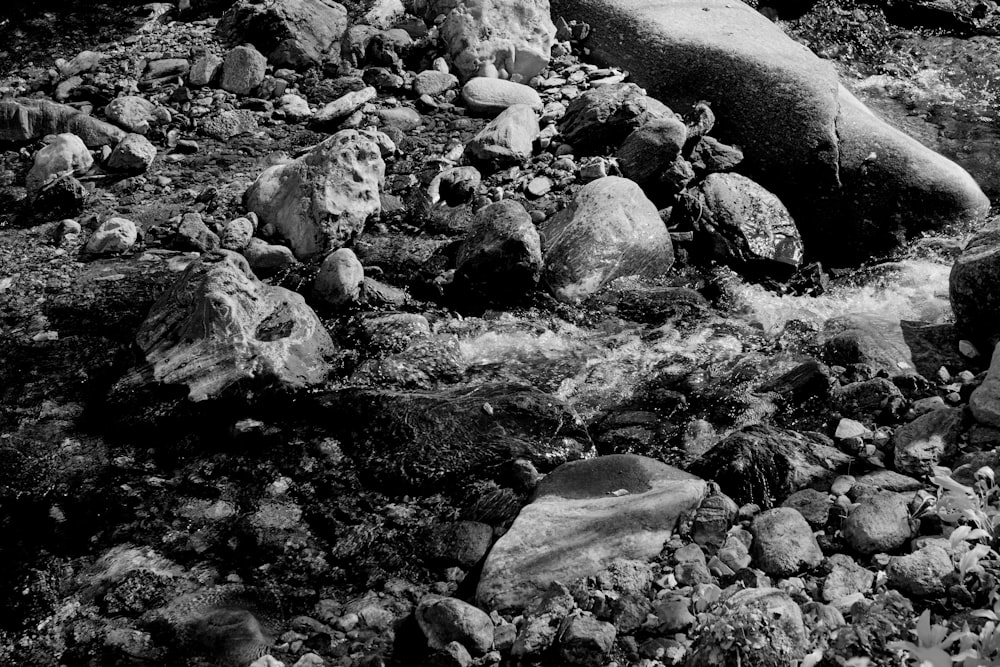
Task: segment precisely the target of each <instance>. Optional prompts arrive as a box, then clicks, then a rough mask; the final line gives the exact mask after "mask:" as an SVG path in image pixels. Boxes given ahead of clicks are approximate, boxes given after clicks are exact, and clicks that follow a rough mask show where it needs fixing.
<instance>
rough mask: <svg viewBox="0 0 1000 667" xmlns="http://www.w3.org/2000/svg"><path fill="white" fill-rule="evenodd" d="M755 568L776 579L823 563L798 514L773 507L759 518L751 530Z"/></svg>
mask: <svg viewBox="0 0 1000 667" xmlns="http://www.w3.org/2000/svg"><path fill="white" fill-rule="evenodd" d="M750 531H751V532H752V533H753V538H754V540H753V550H752V552H751V553H752V555H753V559H754V563H755V565H756V566H757V567H759V568H760V569H762V570H764V572H765V573H767V574H769V575H771V576H775V577H791V576H793V575H796V574H798V573H799V572H802V571H803V570H811V569H813V568H814V567H816V566H817V565H819V564H820V562H821V561H822V560H823V552H822V551H820V548H819V544H818V543H817V542H816V538H815V536H813V533H812V528H810V526H809V524H808V523H806V520H805V519H804V518H803V516H802V515H801V514H800V513H799V511H798V510H796V509H792V508H791V507H776V508H774V509H771V510H767V511H766V512H763V513H761V514H758V515H757V516H756V517H755V518H754V520H753V525H752V526H751V528H750Z"/></svg>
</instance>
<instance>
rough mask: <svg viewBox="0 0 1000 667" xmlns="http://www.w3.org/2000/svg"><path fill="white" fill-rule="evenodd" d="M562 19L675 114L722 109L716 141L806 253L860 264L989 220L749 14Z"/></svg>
mask: <svg viewBox="0 0 1000 667" xmlns="http://www.w3.org/2000/svg"><path fill="white" fill-rule="evenodd" d="M552 9H553V12H554V15H562V16H564V17H565V18H567V20H568V19H577V20H580V21H585V22H587V23H589V24H591V25H595V26H601V29H600V30H595V31H594V34H592V35H591V37H590V41H589V42H588V46H589V47H590V48H591V52H592V55H593V56H594V57H595V58H596V59H597V60H598V61H600V62H604V63H610V64H614V65H618V66H620V67H622V68H623V69H626V70H628V71H629V72H630V73H631V76H632V79H633V80H634V81H635V82H636V83H638V84H639V85H642V86H645V87H647V88H648V89H649V90H650V92H651V94H652V95H654V96H655V97H659V98H660V99H662V100H663V101H664V102H666V103H667V104H669V105H670V106H671V107H672V108H675V109H685V108H688V107H689V106H690V105H691V104H693V103H694V102H696V101H698V100H710V101H711V103H712V110H713V111H714V113H715V116H716V117H717V118H718V123H717V125H716V128H715V130H714V133H715V135H716V136H717V137H718V138H719V139H721V140H723V141H725V142H727V143H732V144H735V145H738V146H739V147H740V148H741V149H742V151H743V154H744V161H743V163H742V165H741V170H743V173H745V174H746V175H747V176H749V177H751V178H753V179H754V180H755V181H757V182H758V183H760V184H761V185H763V186H764V187H765V188H767V189H768V190H770V191H771V192H774V193H775V194H776V195H777V196H778V197H779V198H780V199H781V201H782V202H783V203H784V204H785V205H786V206H787V207H788V209H789V211H790V212H791V214H792V216H793V217H794V218H795V219H796V220H799V221H800V223H803V224H800V226H799V231H800V232H801V233H802V235H803V240H804V242H805V245H806V249H807V250H809V249H812V251H813V252H815V253H817V255H819V256H820V258H821V259H830V258H836V259H837V260H839V261H842V262H843V261H847V260H853V261H859V260H861V259H864V258H867V257H869V256H871V255H872V254H873V253H876V252H878V251H880V250H884V249H887V248H891V247H894V246H895V245H897V244H898V243H899V239H898V235H901V234H909V235H914V234H916V233H918V232H920V231H922V230H925V229H928V228H933V227H941V226H942V225H945V224H948V223H951V222H955V221H958V220H970V219H977V218H979V217H982V216H983V215H984V214H985V213H986V210H987V209H988V207H989V202H988V200H987V199H986V197H985V196H984V195H983V193H982V191H981V190H980V189H979V187H978V186H977V185H976V184H975V182H974V181H973V180H972V178H971V177H970V176H969V175H968V174H967V173H966V172H965V171H964V170H962V169H961V168H960V167H958V166H957V165H955V164H954V163H952V162H951V161H949V160H947V159H945V158H943V157H942V156H940V155H938V154H936V153H934V152H932V151H930V150H929V149H927V148H925V147H923V146H922V145H921V144H920V143H919V142H917V141H916V140H914V139H912V138H910V137H908V136H906V135H904V134H903V133H901V132H899V131H898V130H896V129H894V128H892V127H890V126H889V125H887V124H886V123H885V122H883V121H882V120H880V119H879V118H877V117H876V116H875V115H874V114H873V113H872V112H871V111H869V110H868V109H867V108H865V107H864V106H863V105H862V104H861V103H860V102H858V101H857V99H856V98H854V96H853V95H851V94H850V93H849V92H848V91H847V90H846V89H845V88H843V87H842V86H840V85H839V84H838V81H837V77H836V74H835V72H834V69H833V66H832V65H831V64H830V63H828V62H826V61H823V60H821V59H819V58H818V57H816V56H815V55H813V54H812V53H811V52H810V51H809V50H808V49H807V48H806V47H804V46H802V45H801V44H799V43H797V42H795V41H793V40H792V39H790V38H789V37H788V36H786V35H785V34H784V33H783V32H782V30H781V28H779V27H777V26H776V25H775V24H774V23H772V22H771V21H769V20H768V19H767V18H765V17H764V16H763V15H762V14H760V13H758V12H757V11H756V10H754V9H753V8H751V7H750V6H748V5H745V4H738V3H731V2H727V1H726V0H709V1H708V2H704V3H702V4H701V5H699V6H698V7H694V6H691V5H687V4H684V3H678V2H671V1H669V0H657V1H656V2H646V1H645V0H579V1H578V0H554V1H553V2H552ZM762 90H767V91H769V92H768V94H766V95H762V94H760V91H762ZM872 154H874V158H872V157H871V156H872Z"/></svg>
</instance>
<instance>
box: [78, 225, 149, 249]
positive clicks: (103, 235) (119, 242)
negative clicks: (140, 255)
mask: <svg viewBox="0 0 1000 667" xmlns="http://www.w3.org/2000/svg"><path fill="white" fill-rule="evenodd" d="M138 238H139V231H138V230H137V229H136V227H135V223H134V222H132V221H131V220H128V219H126V218H109V219H108V220H106V221H105V222H104V223H102V224H101V226H100V227H98V228H97V231H95V232H94V234H93V235H92V236H91V237H90V240H89V241H87V245H86V248H85V250H86V252H88V253H90V254H92V255H114V254H117V253H121V252H126V251H127V250H129V249H130V248H131V247H132V246H134V245H135V242H136V240H137V239H138Z"/></svg>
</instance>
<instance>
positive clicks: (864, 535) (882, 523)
mask: <svg viewBox="0 0 1000 667" xmlns="http://www.w3.org/2000/svg"><path fill="white" fill-rule="evenodd" d="M908 503H909V500H908V498H907V497H906V496H905V495H903V494H898V493H891V492H888V491H880V492H878V493H876V494H874V495H871V496H869V497H867V498H864V499H863V500H861V502H860V503H858V506H857V507H855V508H854V509H853V510H851V513H850V514H849V515H848V516H847V519H846V520H845V521H844V531H843V532H844V540H845V541H846V542H847V544H849V545H850V546H851V548H852V549H854V550H855V551H857V552H858V553H861V554H874V553H879V552H883V551H895V550H896V549H899V548H900V547H902V546H903V545H904V544H906V543H907V542H908V541H909V540H910V538H911V537H913V535H914V534H915V526H916V522H915V521H913V520H911V519H910V510H909V506H908Z"/></svg>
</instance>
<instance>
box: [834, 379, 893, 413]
mask: <svg viewBox="0 0 1000 667" xmlns="http://www.w3.org/2000/svg"><path fill="white" fill-rule="evenodd" d="M903 402H904V400H903V393H902V392H901V391H900V390H899V388H898V387H896V385H894V384H893V383H892V381H891V380H888V379H886V378H880V377H876V378H872V379H871V380H865V381H864V382H852V383H851V384H848V385H844V386H842V387H840V388H839V389H838V390H836V391H835V392H834V394H833V405H834V407H835V408H836V409H837V410H839V411H840V412H841V413H842V414H844V415H846V416H847V417H850V418H851V419H857V420H861V421H869V422H870V421H875V419H876V418H878V417H880V416H882V415H884V414H892V413H894V412H896V411H898V410H899V408H900V407H901V406H902V405H903Z"/></svg>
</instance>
